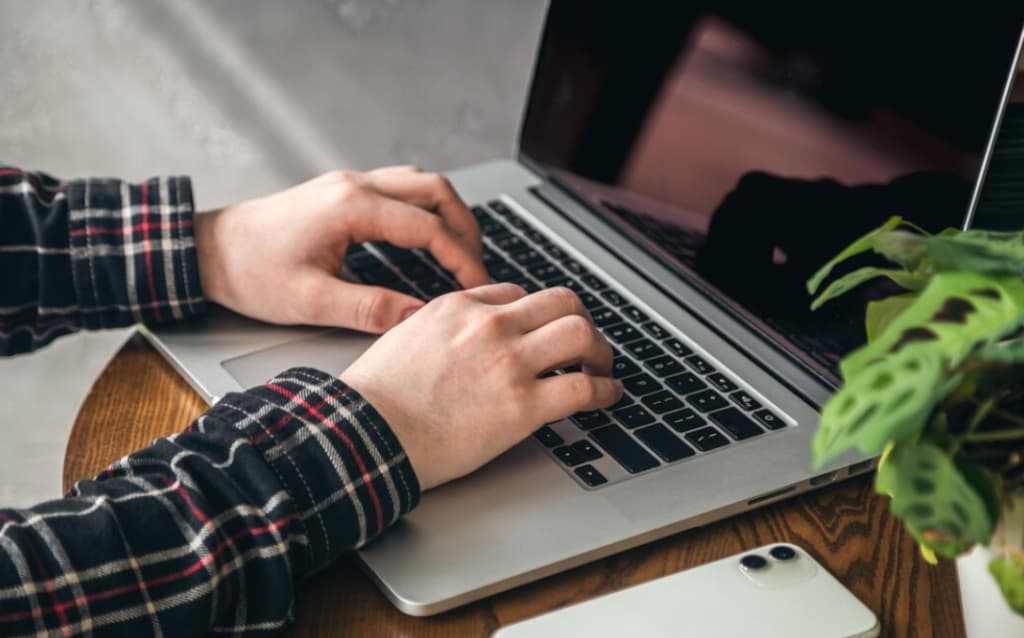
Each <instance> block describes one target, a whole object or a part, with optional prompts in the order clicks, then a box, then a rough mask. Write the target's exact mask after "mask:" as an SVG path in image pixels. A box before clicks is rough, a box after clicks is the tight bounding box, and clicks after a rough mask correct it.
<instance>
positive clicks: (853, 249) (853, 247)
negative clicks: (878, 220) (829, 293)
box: [807, 217, 903, 295]
mask: <svg viewBox="0 0 1024 638" xmlns="http://www.w3.org/2000/svg"><path fill="white" fill-rule="evenodd" d="M902 222H903V218H901V217H890V218H889V220H888V221H887V222H885V223H884V224H882V225H881V226H879V227H878V228H876V229H874V230H872V231H869V232H868V233H866V234H865V235H863V236H861V237H860V238H858V239H857V240H855V241H854V242H853V243H852V244H850V245H849V246H847V247H846V248H844V249H843V251H842V252H840V253H839V254H838V255H836V256H835V257H833V258H832V260H831V261H829V262H828V263H827V264H825V265H824V266H822V267H821V268H820V269H818V272H816V273H814V275H813V276H811V278H810V279H808V280H807V292H808V293H810V294H812V295H813V294H814V292H815V291H816V290H818V288H820V287H821V283H822V282H823V281H825V278H826V277H828V275H829V273H830V272H832V269H833V268H835V267H836V266H837V265H838V264H839V263H841V262H843V261H846V260H847V259H849V258H850V257H853V256H854V255H859V254H860V253H864V252H867V251H869V250H871V249H872V248H874V247H875V238H876V237H877V236H878V235H881V234H882V233H885V232H888V231H890V230H892V229H894V228H896V227H897V226H899V225H900V223H902Z"/></svg>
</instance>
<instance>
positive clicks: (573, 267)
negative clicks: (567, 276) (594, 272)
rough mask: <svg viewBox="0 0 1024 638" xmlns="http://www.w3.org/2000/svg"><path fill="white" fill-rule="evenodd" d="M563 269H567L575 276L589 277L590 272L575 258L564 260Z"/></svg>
mask: <svg viewBox="0 0 1024 638" xmlns="http://www.w3.org/2000/svg"><path fill="white" fill-rule="evenodd" d="M562 268H565V269H566V270H568V271H569V272H571V273H572V274H574V275H588V274H590V271H588V270H587V269H586V268H584V267H583V264H581V263H580V262H578V261H576V260H575V259H573V258H571V257H570V258H569V259H563V260H562Z"/></svg>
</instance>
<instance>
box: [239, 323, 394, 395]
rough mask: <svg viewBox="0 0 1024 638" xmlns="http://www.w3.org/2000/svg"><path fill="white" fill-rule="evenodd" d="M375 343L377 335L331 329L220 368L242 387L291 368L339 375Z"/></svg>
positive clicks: (252, 353)
mask: <svg viewBox="0 0 1024 638" xmlns="http://www.w3.org/2000/svg"><path fill="white" fill-rule="evenodd" d="M376 340H377V336H376V335H368V334H364V333H362V332H353V331H351V330H331V331H328V332H323V333H320V334H318V335H313V336H312V337H303V338H301V339H296V340H295V341H287V342H285V343H282V344H278V345H276V346H271V347H269V348H266V349H264V350H257V351H256V352H251V353H249V354H244V355H242V356H239V357H234V358H232V359H228V360H227V361H223V362H221V365H222V366H223V367H224V369H225V370H227V371H228V373H229V374H230V375H231V376H232V377H234V378H235V381H238V383H240V384H241V386H242V387H243V388H251V387H252V386H256V385H262V384H264V383H266V382H267V381H269V380H270V379H271V378H273V377H274V376H275V375H277V374H280V373H281V372H284V371H285V370H287V369H288V368H294V367H304V368H316V369H317V370H322V371H324V372H327V373H328V374H333V375H338V374H341V372H342V371H343V370H344V369H345V368H347V367H348V366H349V364H351V363H352V362H353V361H355V360H356V359H357V358H358V357H359V355H361V354H362V353H363V352H364V351H365V350H366V349H367V348H369V347H370V344H372V343H373V342H374V341H376Z"/></svg>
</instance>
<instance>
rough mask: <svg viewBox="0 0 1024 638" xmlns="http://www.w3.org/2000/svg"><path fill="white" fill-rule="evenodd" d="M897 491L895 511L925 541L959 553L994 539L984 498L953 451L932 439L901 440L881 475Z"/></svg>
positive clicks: (883, 484)
mask: <svg viewBox="0 0 1024 638" xmlns="http://www.w3.org/2000/svg"><path fill="white" fill-rule="evenodd" d="M875 490H876V491H878V492H880V493H883V494H889V495H890V496H891V497H892V503H891V508H892V513H893V515H895V516H896V517H898V518H899V519H900V520H902V521H903V523H904V524H905V525H906V527H907V529H908V530H909V531H910V533H911V534H912V535H913V536H914V538H916V539H917V540H918V542H919V543H921V544H922V545H923V546H925V547H927V548H928V549H931V550H933V551H935V553H937V554H939V555H941V556H946V557H947V558H953V557H955V556H958V555H959V554H961V553H963V552H964V551H966V550H967V549H970V547H971V546H972V545H974V544H975V543H988V541H989V539H991V538H992V531H993V529H994V528H995V519H994V518H993V517H992V516H991V515H990V514H989V511H988V508H987V507H986V506H985V502H984V500H983V498H982V497H981V496H980V495H979V494H978V493H977V492H976V491H975V490H974V488H973V487H971V485H970V484H969V483H968V482H967V481H966V480H965V479H964V477H963V475H961V474H960V472H959V470H958V469H957V468H956V466H955V465H954V463H953V460H952V459H951V458H950V457H949V455H948V454H947V453H946V452H944V451H943V450H941V449H940V448H938V447H936V446H935V445H932V444H931V443H924V442H920V441H918V442H916V443H914V444H910V445H908V444H904V445H899V444H897V445H896V447H895V448H894V449H893V451H892V454H890V455H889V458H888V459H887V460H886V463H885V465H884V466H882V467H880V468H879V469H878V474H877V475H876V476H875Z"/></svg>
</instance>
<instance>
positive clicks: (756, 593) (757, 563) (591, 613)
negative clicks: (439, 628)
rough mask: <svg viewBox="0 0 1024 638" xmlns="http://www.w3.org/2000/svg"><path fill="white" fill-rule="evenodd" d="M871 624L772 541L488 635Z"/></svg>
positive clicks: (757, 632) (707, 637)
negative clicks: (769, 543)
mask: <svg viewBox="0 0 1024 638" xmlns="http://www.w3.org/2000/svg"><path fill="white" fill-rule="evenodd" d="M879 629H880V628H879V625H878V618H877V617H876V616H875V614H874V613H872V611H871V610H870V609H868V608H867V607H865V606H864V604H863V603H861V602H860V601H859V600H857V598H856V597H855V596H854V595H853V594H852V593H850V591H849V590H848V589H846V588H845V587H843V585H842V584H841V583H840V582H839V581H838V580H836V579H835V578H834V577H833V576H832V575H831V574H829V573H828V570H826V569H825V568H824V567H822V566H821V565H820V564H819V563H818V561H816V560H814V559H813V558H811V556H810V555H808V554H807V552H805V551H804V550H802V549H800V548H799V547H797V546H796V545H790V544H788V543H774V544H772V545H765V546H764V547H758V548H757V549H752V550H750V551H748V552H743V553H742V554H737V555H735V556H730V557H729V558H723V559H722V560H718V561H715V562H713V563H708V564H707V565H702V566H700V567H694V568H692V569H688V570H685V571H682V572H679V573H678V574H673V575H671V576H665V577H662V578H659V579H657V580H653V581H651V582H649V583H643V584H641V585H636V586H634V587H630V588H629V589H624V590H622V591H619V592H615V593H612V594H607V595H605V596H601V597H600V598H595V599H593V600H589V601H587V602H584V603H579V604H576V605H572V606H570V607H565V608H563V609H559V610H556V611H553V612H550V613H548V614H545V615H543V616H538V617H536V618H532V619H530V620H525V621H522V622H519V623H516V624H514V625H509V626H507V627H503V628H501V629H499V630H498V631H497V632H496V633H495V634H494V638H545V637H548V636H550V637H551V638H555V637H558V638H563V637H565V636H585V637H586V638H605V637H606V636H609V637H610V636H645V637H646V636H688V637H689V636H694V637H700V638H720V637H721V638H746V637H748V636H751V637H753V636H763V637H769V636H778V637H779V638H873V637H874V636H877V635H878V633H879Z"/></svg>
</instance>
